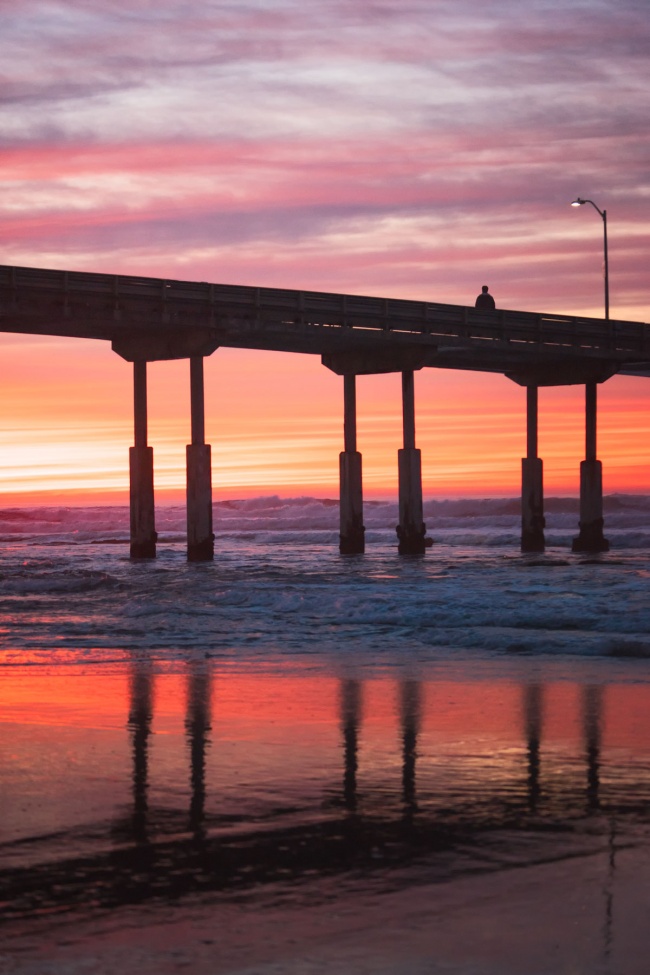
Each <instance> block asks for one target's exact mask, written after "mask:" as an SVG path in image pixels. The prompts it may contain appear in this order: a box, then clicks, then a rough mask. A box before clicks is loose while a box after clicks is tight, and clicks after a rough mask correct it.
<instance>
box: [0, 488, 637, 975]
mask: <svg viewBox="0 0 650 975" xmlns="http://www.w3.org/2000/svg"><path fill="white" fill-rule="evenodd" d="M546 512H547V529H546V538H547V550H546V552H545V553H544V554H537V555H531V554H526V555H522V554H521V553H520V551H519V531H520V515H519V504H518V502H517V501H516V500H513V499H485V500H480V499H479V500H476V499H470V500H447V501H445V500H431V501H427V502H426V503H425V520H426V523H427V528H428V534H429V536H430V537H431V538H432V539H433V545H432V547H431V548H429V549H428V550H427V552H426V554H425V555H424V556H412V557H400V556H399V555H398V553H397V548H396V535H395V525H396V524H397V505H396V504H395V503H391V502H385V501H376V502H366V505H365V510H364V516H365V522H366V529H367V530H366V539H367V544H366V553H365V555H359V556H341V555H340V554H339V552H338V505H337V502H335V501H334V500H329V499H315V498H294V499H281V498H278V497H265V498H257V499H251V500H245V501H243V500H233V501H224V502H219V503H217V504H215V506H214V527H215V534H216V539H215V558H214V561H213V562H210V563H188V562H187V560H186V553H185V536H184V527H185V526H184V520H185V512H184V508H183V506H180V505H179V506H167V507H165V506H161V507H160V508H159V509H158V511H157V529H158V532H159V541H158V557H157V558H156V559H155V560H142V561H138V560H130V559H129V556H128V551H129V549H128V542H129V532H128V516H129V513H128V508H127V507H80V508H71V507H70V508H68V507H42V508H15V509H4V510H2V511H0V609H1V613H0V912H1V913H0V935H1V936H2V937H0V971H1V972H2V973H3V975H5V973H7V975H68V973H70V975H86V973H92V975H115V973H117V972H119V973H121V975H130V973H134V975H135V973H138V975H154V973H155V975H168V973H169V975H171V973H175V972H178V971H180V970H182V969H189V970H192V971H193V972H195V973H197V975H317V973H319V975H322V973H327V975H330V973H331V975H370V973H373V975H375V973H376V975H425V973H426V975H443V973H444V975H557V973H558V972H576V973H585V975H586V973H589V975H645V972H646V971H647V957H648V952H649V950H650V934H649V933H648V932H649V931H650V927H649V925H648V912H649V907H648V905H649V904H650V673H649V671H648V658H649V657H650V600H649V599H648V582H649V580H650V555H649V554H648V553H649V542H650V497H648V496H636V495H617V496H610V497H608V498H606V502H605V535H606V537H607V538H608V539H609V541H610V544H611V550H610V551H609V552H607V553H603V554H600V555H594V556H587V555H579V554H572V553H571V540H572V538H573V537H574V536H575V535H576V534H577V523H578V502H577V500H576V499H572V498H549V499H547V501H546Z"/></svg>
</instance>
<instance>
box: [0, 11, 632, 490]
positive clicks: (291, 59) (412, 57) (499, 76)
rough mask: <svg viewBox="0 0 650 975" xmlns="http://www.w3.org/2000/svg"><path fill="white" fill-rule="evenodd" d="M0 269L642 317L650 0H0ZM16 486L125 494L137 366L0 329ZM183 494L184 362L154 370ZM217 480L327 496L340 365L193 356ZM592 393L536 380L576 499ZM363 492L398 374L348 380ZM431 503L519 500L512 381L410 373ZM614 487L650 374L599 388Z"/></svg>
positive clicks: (11, 484)
mask: <svg viewBox="0 0 650 975" xmlns="http://www.w3.org/2000/svg"><path fill="white" fill-rule="evenodd" d="M0 24H1V30H0V90H1V92H2V98H1V100H0V157H1V165H0V184H1V185H0V188H1V192H0V215H1V220H0V241H1V245H2V251H1V255H2V256H1V257H0V262H1V263H4V264H17V265H26V266H31V267H54V268H68V269H75V270H81V271H101V272H105V273H121V274H145V275H152V276H157V277H174V278H181V279H189V280H202V281H213V282H219V283H233V284H247V285H261V286H277V287H290V288H304V289H316V290H323V291H336V292H350V293H356V294H371V295H372V294H378V295H385V296H396V297H404V298H415V299H428V300H431V301H441V302H454V303H459V304H473V302H474V298H475V296H476V294H477V293H478V292H479V291H480V288H481V285H483V284H489V285H490V290H491V291H492V292H493V294H494V295H495V297H496V300H497V303H498V305H499V306H500V307H503V308H515V309H527V310H534V311H547V312H568V313H576V314H587V315H597V316H598V315H601V314H602V310H603V278H602V243H603V232H602V231H603V228H602V221H601V219H600V217H599V215H598V213H597V212H596V211H595V210H594V209H593V208H592V207H590V206H585V207H581V208H575V209H574V208H571V207H570V206H569V203H570V202H571V200H574V199H575V198H576V197H577V196H581V197H585V198H589V199H593V200H594V201H595V202H596V203H597V204H598V206H599V207H601V209H602V208H606V209H607V215H608V230H609V244H610V248H609V253H610V282H611V284H610V288H611V315H612V317H613V318H621V319H628V320H638V321H646V322H647V321H650V307H649V305H650V302H649V300H648V272H647V264H648V245H649V243H650V218H649V207H650V134H649V132H648V92H649V90H650V18H649V17H648V6H647V0H569V2H567V0H564V2H562V3H560V2H559V0H526V2H525V3H522V2H521V0H516V2H515V0H501V2H499V3H498V4H497V3H492V2H490V0H400V2H398V0H386V2H381V0H378V2H376V3H373V2H370V0H365V2H361V0H318V2H316V0H250V2H247V0H240V2H237V3H229V2H225V0H219V2H216V0H204V2H201V3H198V2H197V3H188V2H181V0H129V2H128V3H126V2H124V0H77V2H56V0H52V2H31V0H21V2H20V3H9V2H7V0H0ZM0 363H1V365H0V409H1V411H2V416H3V418H4V419H3V422H2V425H1V430H0V504H12V505H13V504H20V503H22V502H26V503H31V502H34V501H39V502H44V503H60V502H63V501H69V500H73V499H74V500H76V501H81V502H83V503H94V502H95V501H126V499H127V484H128V447H129V445H130V444H132V442H133V431H132V388H131V367H130V366H129V364H128V363H126V362H124V361H123V360H121V359H119V358H118V357H117V356H116V355H115V354H114V353H113V352H111V349H110V346H109V345H108V343H101V342H89V341H81V340H68V339H46V338H26V337H21V336H16V335H7V334H0ZM149 382H150V443H151V444H152V445H153V447H154V452H155V465H156V491H157V496H158V498H159V499H160V500H174V499H176V500H180V499H181V498H182V497H183V490H184V458H185V444H186V443H187V442H188V438H189V367H188V363H187V362H186V361H185V362H183V361H180V362H169V363H155V364H153V365H151V366H150V367H149ZM206 384H207V388H206V396H207V412H206V433H207V439H208V440H209V441H210V442H211V443H212V449H213V483H214V494H215V498H226V497H242V496H245V495H255V494H270V493H278V494H281V495H289V496H296V495H301V494H316V495H319V496H323V495H326V496H336V495H337V493H338V453H339V451H340V450H341V449H342V439H343V436H342V380H341V379H340V378H339V377H337V376H335V375H333V374H332V373H329V372H328V371H327V370H326V369H324V368H323V366H322V365H321V364H320V361H319V359H318V358H316V357H308V356H298V355H288V354H286V355H282V354H278V353H264V352H245V351H233V350H218V351H217V352H216V353H215V354H214V355H213V356H212V357H211V358H210V359H209V360H208V361H207V362H206ZM583 401H584V391H583V389H582V388H581V387H579V386H576V387H564V388H556V389H545V390H542V391H541V394H540V409H541V417H540V452H541V454H542V456H543V458H544V461H545V471H546V485H545V486H546V493H547V494H548V493H565V494H576V493H577V491H578V470H579V463H580V460H581V459H582V458H583V454H584V417H583ZM358 407H359V449H360V450H361V451H362V453H363V456H364V483H365V492H366V496H368V497H382V496H391V495H394V494H395V493H396V482H397V462H396V451H397V449H398V447H400V446H401V442H400V440H401V402H400V377H399V375H398V374H395V375H389V376H380V377H363V378H361V379H360V380H359V383H358ZM416 408H417V445H418V446H419V447H421V448H422V450H423V477H424V490H425V495H427V496H445V495H447V496H450V495H453V496H457V495H469V494H474V495H475V494H481V495H489V494H509V495H514V494H516V493H517V491H518V489H519V476H520V474H519V470H520V458H521V456H522V453H524V452H525V426H524V424H525V418H524V409H525V392H524V390H522V389H520V388H519V387H517V386H515V385H514V384H512V383H511V382H509V381H508V380H507V379H505V378H502V377H499V376H490V375H488V374H482V373H474V374H470V373H455V372H451V371H438V370H433V369H428V370H423V371H421V372H419V373H418V374H417V375H416ZM599 410H600V413H599V448H598V452H599V456H600V458H601V459H602V460H603V462H604V465H605V472H604V480H605V490H606V492H613V491H626V490H629V491H644V492H645V491H648V490H650V383H648V380H644V379H633V378H627V379H626V378H614V379H612V380H610V381H609V382H608V383H606V384H605V385H604V386H602V387H600V398H599Z"/></svg>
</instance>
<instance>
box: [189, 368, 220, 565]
mask: <svg viewBox="0 0 650 975" xmlns="http://www.w3.org/2000/svg"><path fill="white" fill-rule="evenodd" d="M190 400H191V413H192V443H191V444H188V445H187V558H188V559H189V561H190V562H209V561H210V560H211V559H213V558H214V535H213V533H212V462H211V450H210V445H209V444H206V442H205V398H204V390H203V357H202V356H192V358H191V359H190Z"/></svg>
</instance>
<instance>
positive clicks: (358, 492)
mask: <svg viewBox="0 0 650 975" xmlns="http://www.w3.org/2000/svg"><path fill="white" fill-rule="evenodd" d="M343 396H344V422H343V430H344V447H345V449H344V450H343V451H342V452H341V453H340V454H339V483H340V534H339V550H340V552H341V554H342V555H359V554H362V553H363V552H364V551H365V531H366V529H365V527H364V524H363V487H362V479H361V454H360V453H359V451H358V450H357V400H356V376H355V375H354V374H350V375H345V376H344V377H343Z"/></svg>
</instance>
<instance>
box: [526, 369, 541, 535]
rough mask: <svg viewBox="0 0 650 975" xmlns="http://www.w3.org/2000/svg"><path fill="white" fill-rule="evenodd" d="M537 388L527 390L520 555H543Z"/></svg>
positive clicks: (529, 387) (527, 388)
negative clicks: (535, 553)
mask: <svg viewBox="0 0 650 975" xmlns="http://www.w3.org/2000/svg"><path fill="white" fill-rule="evenodd" d="M537 416H538V388H537V386H527V387H526V447H527V449H526V457H524V458H522V461H521V551H522V552H543V551H544V546H545V539H544V527H545V524H546V521H545V518H544V486H543V485H544V469H543V463H542V460H541V459H540V458H539V457H538V455H537Z"/></svg>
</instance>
